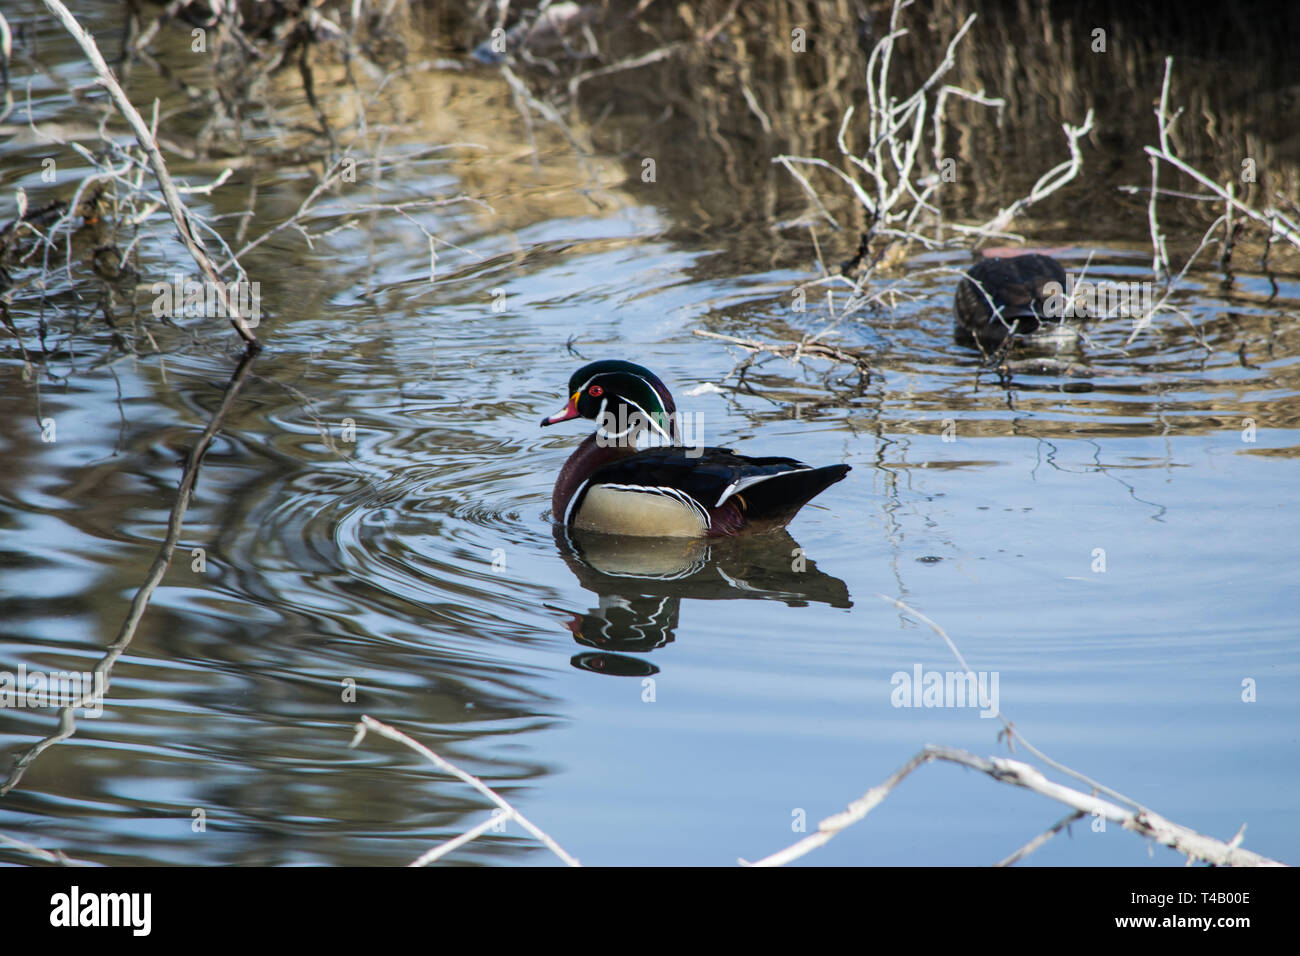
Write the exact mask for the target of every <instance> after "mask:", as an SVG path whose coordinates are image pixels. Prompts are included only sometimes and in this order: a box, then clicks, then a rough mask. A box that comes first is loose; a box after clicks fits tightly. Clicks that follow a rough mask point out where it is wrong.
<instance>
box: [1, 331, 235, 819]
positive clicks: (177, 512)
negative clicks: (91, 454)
mask: <svg viewBox="0 0 1300 956" xmlns="http://www.w3.org/2000/svg"><path fill="white" fill-rule="evenodd" d="M255 354H256V353H255V351H254V350H253V349H251V348H250V349H248V350H246V351H245V352H244V354H243V356H242V357H241V358H240V361H239V365H238V367H237V368H236V369H235V372H234V374H233V375H232V376H231V378H230V382H229V384H227V385H226V390H225V392H224V393H223V395H222V397H221V404H220V405H219V406H218V407H217V410H216V411H215V412H213V413H212V418H211V419H210V420H209V421H208V426H207V428H205V429H204V430H203V433H202V434H201V435H200V436H199V438H198V441H196V442H195V443H194V446H193V447H192V448H191V449H190V453H189V455H188V456H186V459H185V471H184V473H183V474H182V475H181V482H180V486H179V487H178V488H177V490H176V502H175V504H173V505H172V510H171V515H170V517H169V518H168V519H167V534H166V537H164V538H163V543H162V546H161V547H160V548H159V549H158V554H157V555H156V556H155V557H154V559H153V564H152V565H150V567H149V573H148V574H147V575H146V576H145V580H144V583H143V584H141V585H140V588H139V589H138V590H137V591H136V592H135V597H134V598H133V599H132V600H131V609H130V611H129V612H128V613H127V616H126V620H124V621H123V622H122V627H121V628H120V629H119V630H118V632H117V638H116V639H115V640H114V641H113V643H112V644H110V645H109V646H108V650H107V652H106V653H105V655H104V657H103V658H102V659H101V660H100V661H99V663H98V664H96V665H95V669H94V671H93V672H92V674H93V686H94V687H95V688H97V690H92V691H90V692H88V693H87V694H84V695H82V696H81V697H80V698H78V699H77V700H74V701H72V702H71V703H69V704H67V705H66V706H64V707H63V708H62V709H61V710H60V712H59V729H58V731H57V732H56V733H54V734H51V735H50V736H48V737H46V738H45V739H43V740H41V741H39V742H38V743H36V744H35V745H33V746H32V748H31V749H30V750H28V751H27V753H25V754H24V755H23V756H22V757H21V758H20V759H19V760H18V762H17V763H16V764H15V765H14V768H13V770H12V771H10V773H9V777H8V778H7V779H6V780H5V782H4V784H3V785H0V796H2V795H4V794H6V793H8V792H9V791H10V790H12V789H13V788H14V787H15V786H16V785H17V784H18V781H19V780H21V779H22V776H23V774H24V773H25V772H26V771H27V768H28V767H29V766H31V764H32V762H33V761H34V760H35V759H36V758H37V757H39V756H40V755H41V754H42V753H43V752H44V751H45V750H46V749H47V748H49V747H51V746H53V745H54V744H56V743H59V742H60V741H62V740H66V739H67V738H68V737H70V736H72V734H73V732H74V731H75V730H76V718H75V716H74V714H73V710H74V709H75V708H77V707H87V706H90V705H91V704H92V703H93V698H94V697H95V695H96V694H97V693H99V692H102V691H103V690H105V689H107V688H108V686H109V678H110V674H111V672H112V669H113V665H114V664H115V663H116V662H117V659H118V658H119V657H121V656H122V654H123V652H124V651H125V650H126V649H127V647H128V646H130V644H131V640H132V639H133V638H134V637H135V629H136V627H137V626H138V625H139V623H140V618H141V617H142V616H143V615H144V612H145V609H146V608H148V606H149V599H150V598H151V597H153V592H154V590H155V589H156V588H157V587H158V584H159V582H161V581H162V578H163V575H164V574H165V573H166V572H167V568H168V566H169V565H170V564H171V560H172V553H173V552H174V551H175V550H176V542H177V541H179V540H180V535H181V525H182V523H183V522H184V520H185V511H186V509H187V508H188V507H189V503H190V494H191V492H192V491H193V490H194V482H195V481H196V480H197V479H198V473H199V464H200V463H201V462H202V461H203V456H204V455H205V454H206V453H207V450H208V447H209V446H210V445H211V444H212V439H213V438H214V437H216V434H217V432H218V431H219V430H220V429H221V426H222V423H223V422H224V421H225V418H226V414H227V413H228V412H229V411H230V408H231V406H232V405H233V404H234V401H235V396H236V395H237V394H238V393H239V389H240V387H241V386H242V385H243V383H244V379H245V377H246V376H247V375H248V370H249V368H250V367H251V366H252V363H253V357H254V355H255ZM101 703H102V701H101Z"/></svg>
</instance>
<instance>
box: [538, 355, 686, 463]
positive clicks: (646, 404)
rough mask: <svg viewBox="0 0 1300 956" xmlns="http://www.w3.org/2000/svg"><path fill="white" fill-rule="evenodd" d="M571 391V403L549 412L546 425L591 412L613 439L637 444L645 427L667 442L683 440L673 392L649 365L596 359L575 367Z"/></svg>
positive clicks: (601, 434)
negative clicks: (596, 360)
mask: <svg viewBox="0 0 1300 956" xmlns="http://www.w3.org/2000/svg"><path fill="white" fill-rule="evenodd" d="M568 391H569V403H568V404H567V405H565V406H564V408H562V409H560V410H559V411H558V412H556V413H555V414H554V415H550V416H548V417H547V418H543V419H542V425H543V426H545V425H555V424H558V423H559V422H567V421H568V420H569V419H571V418H590V419H592V420H593V421H595V422H596V423H597V424H596V435H597V437H598V438H600V439H602V440H604V441H607V442H608V443H610V444H620V445H625V446H634V445H635V444H636V439H637V436H638V435H639V434H640V433H641V432H643V431H650V432H651V433H653V434H654V435H655V436H656V437H658V438H659V439H660V440H661V441H662V442H663V443H665V444H672V445H680V444H681V443H682V442H681V433H680V427H679V423H678V421H677V406H676V405H675V404H674V402H673V396H672V395H671V394H670V393H669V391H668V388H667V386H665V385H664V383H663V382H661V381H659V378H658V376H656V375H655V374H654V373H653V372H651V371H650V370H649V369H648V368H643V367H642V366H640V365H633V364H632V363H631V362H623V361H618V360H612V359H611V360H605V361H601V362H592V363H591V364H589V365H584V366H583V367H582V368H580V369H578V370H577V371H576V372H574V373H573V376H572V377H571V378H570V379H569V389H568Z"/></svg>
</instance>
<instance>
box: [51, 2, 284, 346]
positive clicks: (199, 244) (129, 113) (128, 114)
mask: <svg viewBox="0 0 1300 956" xmlns="http://www.w3.org/2000/svg"><path fill="white" fill-rule="evenodd" d="M44 3H45V6H47V7H48V8H49V9H50V12H51V13H53V14H54V15H55V16H56V17H58V18H59V20H60V22H62V24H63V26H64V28H65V29H66V30H67V31H68V33H70V34H71V35H72V38H73V39H74V40H75V41H76V42H77V45H78V46H80V47H81V49H82V52H84V53H85V54H86V59H88V60H89V61H90V65H91V66H92V67H93V68H94V70H95V73H96V74H98V76H99V83H100V85H101V86H103V87H104V88H105V89H107V90H108V93H109V95H110V96H111V97H112V98H113V102H114V103H115V104H116V105H117V109H118V112H120V113H121V114H122V116H123V118H124V119H125V120H126V121H127V125H129V126H130V127H131V132H132V133H134V134H135V138H136V141H137V142H139V144H140V146H141V148H143V149H144V151H145V153H146V154H147V155H148V157H149V164H150V166H151V167H152V168H153V173H154V176H155V177H156V178H157V180H158V187H159V189H161V190H162V195H163V200H164V202H165V203H166V204H167V211H168V212H169V213H171V217H172V221H173V222H175V223H176V231H177V232H178V233H179V235H180V239H181V242H182V243H183V244H184V245H185V248H186V250H187V251H188V252H189V254H190V255H191V256H192V257H193V259H194V261H195V263H196V264H197V265H198V267H199V271H200V272H202V273H203V275H204V277H205V278H206V279H207V280H208V282H209V283H211V286H212V290H213V292H214V293H215V294H216V295H217V296H218V297H219V299H220V300H221V304H222V307H223V308H224V309H225V310H226V315H228V316H229V317H230V323H231V325H233V326H234V327H235V331H236V332H238V333H239V337H240V338H242V339H243V340H244V341H245V342H246V343H247V345H248V347H249V348H251V349H259V348H261V343H260V342H258V340H257V336H256V335H255V334H254V333H253V330H252V328H251V327H250V326H249V324H248V321H247V319H246V318H245V316H244V315H243V313H242V312H241V311H240V309H239V303H238V301H237V300H236V297H234V296H232V295H231V294H230V291H229V289H228V288H227V286H226V283H224V282H222V281H221V277H220V274H219V272H218V270H217V266H216V263H214V262H213V261H212V257H211V256H209V255H208V251H207V249H206V248H205V247H204V245H203V239H202V237H201V236H200V235H199V233H198V231H197V230H196V229H195V228H194V227H193V226H192V224H191V223H190V217H189V212H188V210H187V209H186V208H185V204H184V203H183V202H181V197H180V193H179V192H178V191H177V189H176V184H175V183H174V182H173V181H172V177H171V174H170V173H169V172H168V171H167V164H166V162H164V161H163V156H162V152H161V151H160V150H159V148H158V142H157V140H156V139H155V138H154V135H153V133H151V132H150V131H149V127H148V126H147V125H146V124H145V121H144V117H142V116H141V115H140V112H139V111H138V110H137V109H136V108H135V106H133V105H132V103H131V101H130V99H128V98H127V95H126V92H125V91H124V90H123V89H122V85H121V84H120V83H118V82H117V78H116V77H115V76H114V75H113V71H112V70H110V69H109V68H108V63H106V62H105V60H104V57H103V55H102V54H101V53H100V52H99V46H98V45H97V44H96V43H95V38H94V37H92V36H91V35H90V34H89V33H87V32H86V30H85V28H84V27H82V25H81V24H80V23H78V22H77V18H76V17H74V16H73V15H72V13H71V12H70V11H69V10H68V8H67V7H65V6H64V5H63V3H62V2H60V0H44Z"/></svg>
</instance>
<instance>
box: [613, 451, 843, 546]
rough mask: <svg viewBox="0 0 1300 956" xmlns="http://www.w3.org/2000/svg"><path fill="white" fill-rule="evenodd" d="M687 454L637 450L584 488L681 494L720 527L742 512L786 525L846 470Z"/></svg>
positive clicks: (783, 461)
mask: <svg viewBox="0 0 1300 956" xmlns="http://www.w3.org/2000/svg"><path fill="white" fill-rule="evenodd" d="M692 451H694V449H685V448H654V449H648V450H646V451H642V452H638V453H637V454H635V455H632V456H630V457H628V458H624V459H621V460H619V461H615V462H611V463H610V464H608V465H603V466H601V467H600V468H598V469H596V471H595V472H593V473H592V475H591V478H590V480H589V482H588V484H587V487H591V486H592V485H599V484H614V485H622V486H624V487H639V488H646V489H647V490H651V491H658V492H660V493H666V494H671V495H673V496H674V497H677V496H682V495H685V496H686V497H688V498H690V499H691V500H692V501H693V502H695V503H696V504H698V506H699V507H700V508H702V509H704V511H705V512H707V513H709V514H710V515H711V520H710V523H711V524H715V523H718V522H721V524H719V525H718V527H722V526H726V525H730V524H731V523H732V521H733V520H735V519H739V518H740V515H741V514H742V513H743V514H744V515H745V516H746V518H747V519H748V520H751V521H777V522H784V521H788V520H789V519H790V518H792V517H794V514H795V512H797V511H798V510H799V509H800V508H802V507H803V506H804V505H805V504H806V503H807V502H808V501H809V500H810V499H811V498H813V497H814V496H816V495H818V494H820V493H821V492H822V491H824V490H825V489H826V488H827V487H828V486H830V485H832V484H834V483H835V482H837V481H839V480H840V479H841V478H843V477H844V476H845V474H847V473H848V471H849V467H848V465H827V466H826V467H823V468H814V467H812V466H811V465H806V464H804V463H803V462H801V461H797V460H796V459H794V458H749V457H747V456H745V455H737V454H736V453H735V452H733V451H731V450H730V449H728V448H703V449H699V454H698V455H692V454H689V453H688V452H692ZM740 520H744V519H740Z"/></svg>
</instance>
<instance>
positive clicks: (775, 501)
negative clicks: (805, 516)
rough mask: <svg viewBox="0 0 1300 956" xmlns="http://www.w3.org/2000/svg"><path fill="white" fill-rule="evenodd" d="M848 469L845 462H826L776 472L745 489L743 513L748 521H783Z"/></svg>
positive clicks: (792, 515) (782, 522) (787, 519)
mask: <svg viewBox="0 0 1300 956" xmlns="http://www.w3.org/2000/svg"><path fill="white" fill-rule="evenodd" d="M848 473H849V466H848V465H826V466H824V467H822V468H809V469H808V470H806V471H792V472H789V473H787V474H784V475H776V476H775V477H773V478H769V479H767V480H766V481H763V482H761V483H759V484H756V485H754V486H753V487H752V488H747V489H745V492H744V509H745V514H746V515H747V516H748V517H749V519H750V520H751V521H759V522H775V523H777V524H785V523H786V522H787V521H789V520H790V519H791V518H793V517H794V516H795V515H796V514H797V513H798V511H799V509H800V508H802V507H803V506H804V505H806V504H807V503H808V502H810V501H812V499H814V498H816V497H817V496H818V495H820V494H821V493H822V492H823V491H825V490H826V489H827V488H829V487H830V486H831V485H833V484H835V482H837V481H839V480H841V479H842V478H843V477H844V476H845V475H847V474H848Z"/></svg>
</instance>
